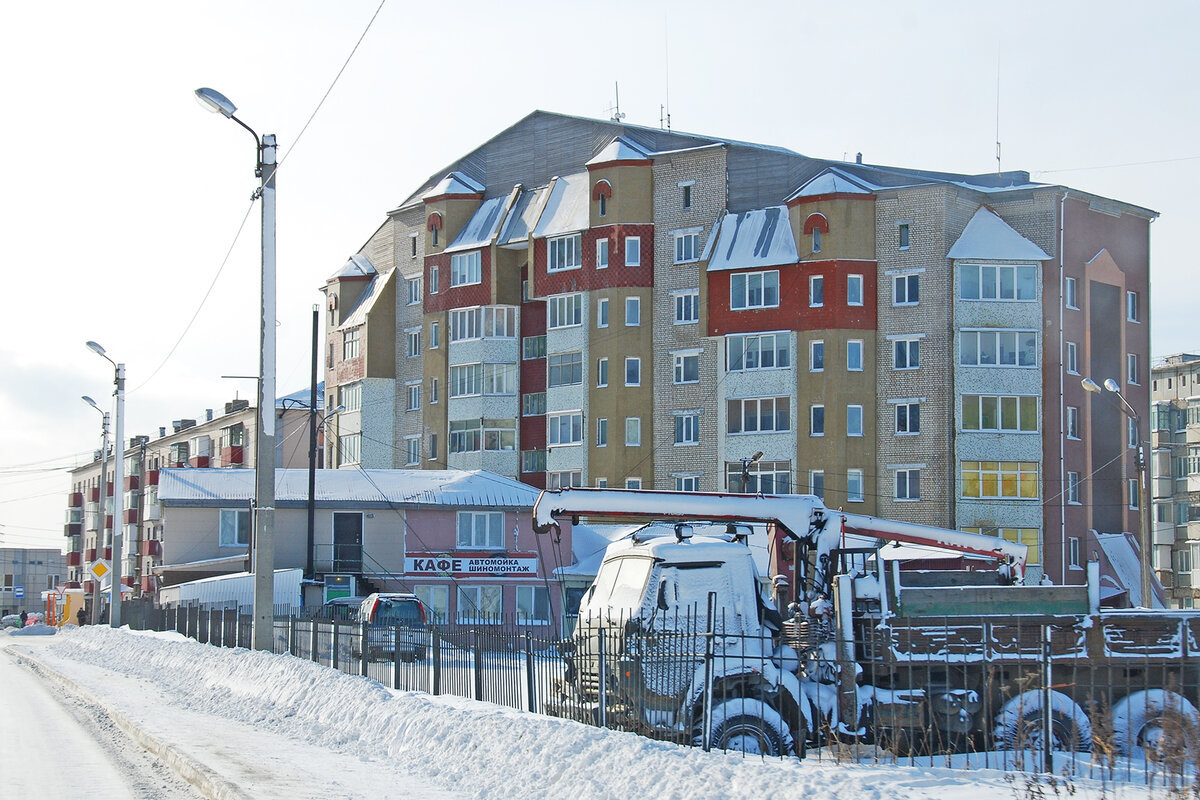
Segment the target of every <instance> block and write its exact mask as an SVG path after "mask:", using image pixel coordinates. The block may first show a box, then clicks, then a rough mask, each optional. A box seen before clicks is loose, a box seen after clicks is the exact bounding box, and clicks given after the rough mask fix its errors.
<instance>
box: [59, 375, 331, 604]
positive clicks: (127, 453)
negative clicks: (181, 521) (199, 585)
mask: <svg viewBox="0 0 1200 800" xmlns="http://www.w3.org/2000/svg"><path fill="white" fill-rule="evenodd" d="M308 395H309V392H307V391H304V392H300V393H297V394H296V395H292V396H290V397H287V398H283V399H282V400H280V401H277V404H276V411H275V413H276V415H277V418H278V421H277V426H276V440H275V442H276V444H275V464H276V466H278V467H307V465H308V454H309V444H308V442H309V419H310V412H309V409H308V407H307V406H308ZM320 397H321V395H318V408H320ZM224 412H225V413H224V414H221V415H214V413H213V410H212V409H208V410H206V411H205V415H204V419H201V420H199V421H197V420H195V419H181V420H176V421H174V422H173V423H172V424H171V428H170V429H169V430H168V429H167V428H165V427H164V428H159V430H158V436H156V437H153V438H151V437H150V436H133V437H131V438H130V439H129V441H128V442H127V443H124V444H125V447H124V448H123V449H124V453H123V457H124V459H125V464H124V486H122V487H121V493H120V503H121V505H120V509H121V510H120V514H119V515H118V518H119V519H120V524H121V526H122V530H123V535H124V538H123V539H122V563H121V576H122V579H123V581H124V582H125V583H126V584H127V585H128V586H130V587H132V589H133V594H134V596H135V597H137V596H144V597H146V598H147V599H150V598H153V596H154V594H155V592H156V591H157V589H158V586H159V585H160V577H161V573H162V570H163V568H164V566H170V565H164V563H163V548H162V541H163V524H162V509H161V506H160V505H159V503H158V474H159V470H160V469H163V468H167V467H194V468H204V467H222V468H232V469H239V468H246V469H252V468H253V467H254V465H255V453H254V437H255V435H256V426H257V419H258V417H257V409H255V408H254V407H253V406H251V405H250V404H249V403H248V402H247V401H245V400H233V401H231V402H229V403H226V404H225V408H224ZM319 442H320V432H318V443H319ZM115 451H116V448H115V447H112V446H111V444H110V452H109V453H108V457H107V458H106V459H102V457H101V456H102V453H101V452H100V451H99V450H97V451H96V453H95V456H94V457H93V459H92V461H91V462H90V463H88V464H85V465H83V466H81V467H77V468H76V469H74V470H72V471H71V492H70V494H69V495H68V502H67V523H66V525H65V528H64V533H65V535H66V537H67V556H66V558H67V574H66V575H65V576H64V577H65V579H66V586H67V587H68V588H76V589H78V588H82V589H84V591H85V593H86V594H87V595H88V596H89V597H90V596H91V595H92V594H93V592H95V591H96V590H97V588H98V587H97V586H96V582H95V580H94V579H93V577H92V574H91V572H90V570H89V568H90V566H91V565H92V564H93V563H94V562H96V561H97V560H110V559H111V558H112V536H113V524H114V513H113V512H114V508H115V507H116V506H115V502H114V497H115V495H114V493H113V485H112V482H113V472H114V463H113V453H114V452H115ZM317 457H318V466H321V465H322V464H321V461H322V460H323V448H320V447H318V451H317ZM102 464H103V465H104V466H105V479H104V485H103V487H102V485H101V477H100V473H101V465H102ZM102 488H103V492H102V491H101V489H102ZM102 497H103V508H101V499H102ZM177 552H178V551H177ZM185 555H186V554H185ZM184 560H188V559H187V558H186V557H185V558H184ZM175 566H176V567H178V565H175Z"/></svg>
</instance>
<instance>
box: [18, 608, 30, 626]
mask: <svg viewBox="0 0 1200 800" xmlns="http://www.w3.org/2000/svg"><path fill="white" fill-rule="evenodd" d="M19 616H20V619H21V627H22V628H24V627H25V623H26V621H28V619H29V614H28V613H26V611H25V609H23V608H22V609H21V613H20V615H19Z"/></svg>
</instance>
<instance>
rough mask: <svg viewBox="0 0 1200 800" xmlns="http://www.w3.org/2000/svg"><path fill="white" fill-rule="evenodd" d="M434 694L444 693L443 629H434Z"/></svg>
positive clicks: (432, 687)
mask: <svg viewBox="0 0 1200 800" xmlns="http://www.w3.org/2000/svg"><path fill="white" fill-rule="evenodd" d="M430 689H432V694H435V695H438V694H441V693H442V637H441V631H440V630H439V629H437V628H434V629H433V685H432V686H431V687H430Z"/></svg>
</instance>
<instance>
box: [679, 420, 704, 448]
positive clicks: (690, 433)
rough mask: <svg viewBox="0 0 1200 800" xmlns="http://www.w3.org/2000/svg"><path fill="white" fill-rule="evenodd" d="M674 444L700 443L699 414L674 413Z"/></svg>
mask: <svg viewBox="0 0 1200 800" xmlns="http://www.w3.org/2000/svg"><path fill="white" fill-rule="evenodd" d="M675 444H689V445H690V444H700V415H699V414H678V415H676V417H675Z"/></svg>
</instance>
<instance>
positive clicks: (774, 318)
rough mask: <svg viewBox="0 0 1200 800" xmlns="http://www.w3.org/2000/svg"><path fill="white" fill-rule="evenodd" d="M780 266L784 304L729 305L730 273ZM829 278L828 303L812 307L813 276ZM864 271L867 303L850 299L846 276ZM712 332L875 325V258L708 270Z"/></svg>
mask: <svg viewBox="0 0 1200 800" xmlns="http://www.w3.org/2000/svg"><path fill="white" fill-rule="evenodd" d="M774 269H778V270H779V306H778V307H777V308H758V309H747V310H742V311H734V310H732V309H731V308H730V307H729V286H730V276H732V275H736V274H739V273H745V272H765V271H769V270H774ZM814 275H821V276H823V277H824V279H825V280H824V292H823V294H824V305H822V306H820V307H818V308H812V307H810V306H809V298H808V292H809V280H808V279H809V278H810V277H812V276H814ZM847 275H861V276H862V282H863V304H862V305H861V306H851V305H847V303H846V276H847ZM707 277H708V335H709V336H725V335H727V334H730V333H753V332H754V331H781V330H787V331H808V330H828V329H847V330H874V329H875V327H876V314H875V287H876V280H875V262H874V261H850V260H842V259H832V260H828V261H805V262H801V263H799V264H790V265H787V266H783V267H767V268H765V269H764V268H755V269H741V270H722V271H718V272H710V273H708V276H707Z"/></svg>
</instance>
